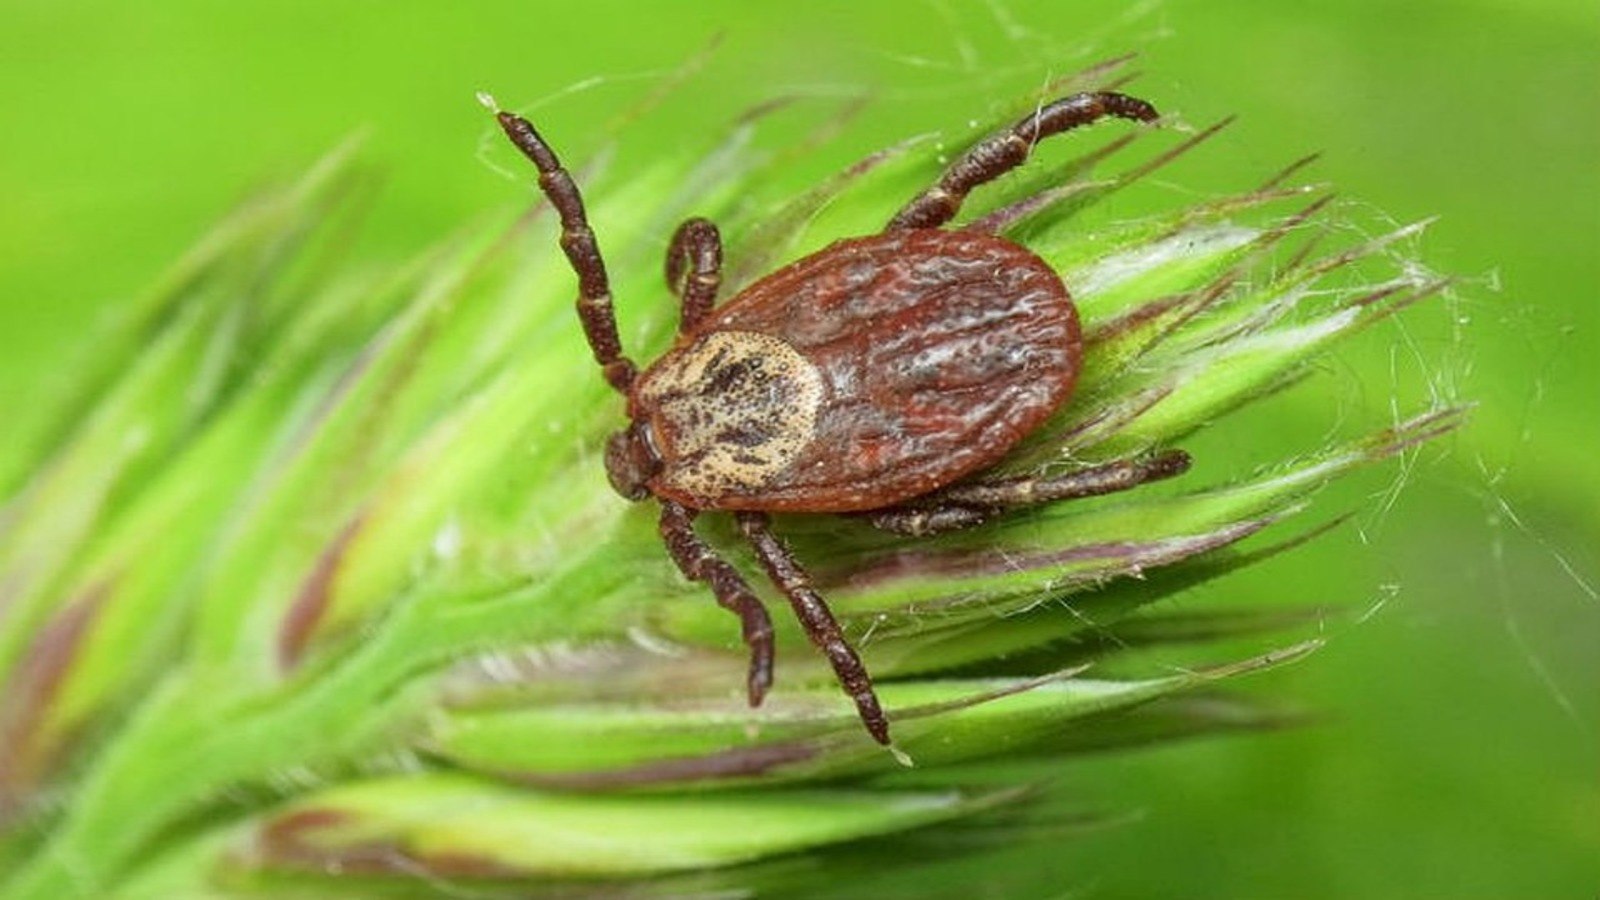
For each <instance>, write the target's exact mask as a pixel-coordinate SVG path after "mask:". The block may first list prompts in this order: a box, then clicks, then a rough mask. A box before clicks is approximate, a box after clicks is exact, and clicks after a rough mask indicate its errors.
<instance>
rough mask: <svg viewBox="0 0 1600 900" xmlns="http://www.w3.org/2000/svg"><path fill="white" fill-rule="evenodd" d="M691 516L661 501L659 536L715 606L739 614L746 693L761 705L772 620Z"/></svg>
mask: <svg viewBox="0 0 1600 900" xmlns="http://www.w3.org/2000/svg"><path fill="white" fill-rule="evenodd" d="M694 517H695V511H694V510H692V509H689V508H688V507H686V506H683V505H682V504H678V503H673V502H672V501H670V500H668V501H663V502H662V504H661V537H662V539H663V540H665V541H666V544H667V552H668V553H669V554H671V556H672V561H673V562H675V563H677V564H678V569H679V570H680V571H681V572H683V574H684V577H686V578H688V579H689V580H690V581H703V582H705V583H706V584H708V585H710V587H711V592H712V593H713V594H714V595H716V598H717V603H718V605H720V606H721V607H722V608H724V609H726V610H728V611H730V612H732V613H734V614H735V615H737V616H738V617H739V622H740V624H741V626H742V630H743V633H744V642H745V645H746V646H747V647H749V648H750V670H749V674H748V676H747V678H746V693H747V695H748V696H749V699H750V705H751V706H760V705H761V700H762V698H763V697H765V696H766V695H767V689H768V688H770V687H772V656H773V649H772V619H771V618H770V617H769V616H768V615H767V608H766V607H765V606H762V605H761V599H760V598H759V597H757V596H756V594H755V592H754V591H752V590H751V589H750V585H748V584H746V583H745V580H744V578H742V577H740V575H739V572H738V571H737V570H736V569H734V568H733V566H730V565H728V563H727V562H726V561H725V560H723V559H722V558H721V557H719V556H717V554H716V551H714V550H712V549H711V547H710V546H708V545H707V544H706V542H705V541H702V540H700V536H699V535H697V534H695V533H694Z"/></svg>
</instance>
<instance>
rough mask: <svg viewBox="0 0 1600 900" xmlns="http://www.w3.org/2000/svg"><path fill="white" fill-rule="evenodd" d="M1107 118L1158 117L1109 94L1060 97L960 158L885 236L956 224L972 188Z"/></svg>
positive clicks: (1141, 103) (1147, 108)
mask: <svg viewBox="0 0 1600 900" xmlns="http://www.w3.org/2000/svg"><path fill="white" fill-rule="evenodd" d="M1106 116H1116V117H1117V118H1121V119H1133V120H1136V121H1139V122H1151V121H1154V120H1155V119H1156V118H1157V113H1156V109H1155V107H1154V106H1151V105H1150V104H1149V103H1146V102H1145V101H1143V100H1140V99H1137V98H1135V97H1129V96H1128V95H1127V94H1117V93H1112V92H1110V91H1096V92H1093V93H1086V94H1073V95H1072V96H1070V97H1063V98H1061V99H1060V100H1056V101H1055V102H1053V103H1050V104H1047V105H1045V106H1042V107H1040V108H1039V109H1038V110H1037V111H1035V112H1034V113H1033V114H1032V115H1030V116H1028V117H1027V118H1026V119H1023V120H1022V121H1020V122H1018V123H1017V124H1015V125H1013V126H1011V128H1010V129H1008V130H1006V131H1004V132H1002V133H1000V134H997V135H995V136H993V137H990V138H987V139H985V140H984V141H983V142H982V143H980V144H978V145H977V146H975V147H973V148H972V149H971V150H968V151H967V152H966V153H964V154H962V156H961V158H960V159H958V160H956V161H955V162H954V163H952V164H951V165H950V167H949V168H948V169H945V171H944V174H943V175H941V176H940V177H939V180H938V181H937V182H936V183H935V184H934V185H933V187H930V188H928V189H927V190H925V191H923V192H922V193H921V194H920V195H918V196H917V198H916V199H914V200H912V201H911V202H910V203H907V204H906V205H905V206H904V207H902V208H901V210H900V211H899V212H897V213H895V215H894V218H892V219H890V220H889V224H888V226H887V227H886V228H885V229H884V230H885V231H904V230H906V229H911V228H938V227H939V226H940V225H943V224H944V223H946V222H948V221H950V220H951V219H953V218H955V215H956V213H957V212H959V211H960V209H961V203H962V201H963V200H965V199H966V198H967V194H968V193H969V192H971V191H972V189H973V188H975V187H977V186H978V185H980V184H983V183H985V182H988V181H993V180H994V179H996V178H999V177H1000V176H1001V175H1004V174H1005V173H1007V172H1009V171H1011V170H1012V169H1015V168H1016V167H1017V166H1020V165H1022V163H1023V162H1024V161H1025V160H1027V158H1028V155H1029V154H1030V153H1032V152H1033V147H1034V145H1035V144H1037V143H1039V142H1040V141H1042V140H1044V139H1045V138H1047V137H1050V136H1051V135H1054V134H1060V133H1061V132H1063V131H1070V130H1071V129H1073V128H1077V127H1078V126H1080V125H1087V124H1089V123H1090V122H1094V121H1096V120H1098V119H1103V118H1105V117H1106Z"/></svg>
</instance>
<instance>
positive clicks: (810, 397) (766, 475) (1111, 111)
mask: <svg viewBox="0 0 1600 900" xmlns="http://www.w3.org/2000/svg"><path fill="white" fill-rule="evenodd" d="M482 99H483V100H484V102H485V104H486V105H488V106H489V107H490V108H491V109H493V110H494V112H495V116H496V118H497V119H498V120H499V122H500V126H501V127H502V128H503V129H505V133H506V135H507V136H508V137H509V138H510V139H511V142H512V143H513V144H515V145H516V146H517V148H518V149H519V150H521V151H522V152H523V154H525V155H526V156H527V157H528V159H530V160H532V161H533V164H534V165H535V166H537V167H538V169H539V188H540V189H541V190H542V191H544V194H545V196H546V197H548V198H549V199H550V203H551V204H552V205H553V206H554V207H555V209H556V212H557V213H559V214H560V217H561V249H562V250H563V251H565V253H566V255H567V259H568V260H569V261H570V262H571V264H572V268H573V269H574V271H576V272H577V275H578V285H579V292H578V317H579V319H580V320H581V321H582V322H583V330H584V334H585V335H586V336H587V337H588V339H589V345H590V347H591V348H592V349H593V350H594V357H595V360H596V361H597V362H598V363H599V364H600V366H601V368H602V369H603V370H604V372H605V378H606V381H607V382H609V383H610V384H611V386H612V387H614V388H616V389H617V391H618V392H619V393H621V394H622V395H623V396H624V397H626V398H627V401H628V423H629V424H628V426H627V427H626V428H624V429H623V430H621V431H618V432H617V433H616V434H613V435H612V436H611V439H610V440H609V441H608V442H607V444H606V452H605V465H606V474H607V475H608V476H609V477H610V480H611V485H612V487H614V488H616V490H617V493H619V494H621V495H622V496H623V497H626V498H627V499H629V500H643V499H645V498H646V497H654V498H656V500H658V501H659V502H660V504H661V537H662V538H663V540H665V542H666V546H667V552H668V553H669V554H671V556H672V560H673V562H675V563H677V566H678V568H679V569H681V570H682V571H683V574H684V575H685V576H687V577H688V578H690V579H691V580H694V581H703V582H706V583H707V584H708V585H709V586H710V587H711V590H712V592H713V593H714V594H715V595H716V598H717V602H718V603H719V604H720V605H722V606H723V607H725V608H726V609H728V610H730V611H732V612H733V613H735V614H737V615H738V616H739V619H740V621H741V622H742V624H743V630H744V642H745V644H746V645H748V646H749V648H750V669H749V678H748V693H749V700H750V705H751V706H756V705H758V704H760V703H761V699H762V697H764V696H765V695H766V692H767V689H768V688H769V687H770V686H771V685H772V658H773V640H772V622H771V620H770V619H769V618H768V616H767V611H766V608H765V607H764V606H762V604H761V601H760V599H759V598H757V597H756V594H755V592H754V591H752V590H751V589H750V586H749V585H748V584H747V583H745V580H744V578H743V577H741V576H740V574H739V572H738V571H737V570H736V569H734V568H733V566H731V565H729V564H728V563H727V562H726V561H725V560H723V559H722V558H721V557H720V556H718V555H717V553H716V551H714V550H713V549H712V548H711V547H710V546H709V545H707V544H706V543H705V542H704V541H703V540H701V539H700V537H699V536H698V535H696V534H695V532H694V528H693V522H694V518H695V516H696V515H697V514H698V513H699V512H700V511H702V510H731V511H733V513H734V516H735V517H736V519H737V520H738V524H739V528H740V530H741V531H742V532H743V534H744V536H745V537H746V538H747V539H748V540H749V541H750V544H751V546H752V547H753V548H754V549H755V553H756V556H757V558H758V559H759V560H760V561H761V565H762V566H763V567H764V568H765V569H766V572H767V576H768V577H769V578H771V579H772V582H773V584H775V585H776V586H777V587H778V589H779V590H781V591H782V592H783V594H784V596H785V597H787V598H788V600H789V603H790V605H791V606H793V608H794V612H795V615H796V616H797V617H798V618H799V620H800V623H801V625H803V626H804V628H805V631H806V634H808V635H809V636H810V637H811V640H812V642H813V643H815V644H816V645H817V646H818V647H819V648H820V649H821V650H822V652H823V653H825V654H826V655H827V657H828V662H829V663H831V664H832V666H833V670H834V672H835V673H836V674H837V676H838V678H839V681H840V683H841V684H842V685H843V686H844V689H845V691H846V692H847V693H848V694H849V695H850V697H851V698H852V699H853V700H854V701H855V705H856V709H857V711H858V713H859V714H860V716H861V721H862V722H863V723H865V725H866V728H867V731H868V732H870V733H871V734H872V736H873V738H875V739H876V740H877V741H878V742H879V743H881V744H888V743H889V724H888V721H887V720H886V719H885V717H884V714H883V709H882V707H881V706H880V705H879V704H878V698H877V695H876V694H875V693H874V692H873V689H872V679H871V678H870V677H869V676H868V675H867V670H866V669H865V667H863V666H862V664H861V660H860V658H859V657H858V656H856V652H855V650H854V649H853V648H852V647H851V646H850V642H849V641H848V640H846V639H845V636H844V634H843V632H841V631H840V629H839V623H838V621H837V620H835V619H834V617H833V613H832V612H831V611H829V609H828V605H827V604H826V603H825V602H823V600H822V598H821V597H820V596H818V594H817V592H816V591H815V590H814V589H813V588H812V586H811V583H810V580H809V579H808V578H807V576H806V573H805V570H804V569H803V568H801V566H800V564H799V562H798V561H796V559H795V558H794V555H793V554H792V553H791V552H790V550H789V548H788V547H787V546H786V545H785V544H784V543H783V542H782V541H781V540H779V539H778V537H777V536H776V535H774V534H773V532H772V528H771V524H770V520H769V517H768V513H771V512H792V513H856V514H861V515H862V516H864V517H865V518H866V519H867V520H868V521H870V522H871V523H872V524H873V525H875V526H877V527H879V528H884V529H887V530H889V531H893V532H897V533H900V534H907V535H928V534H934V533H937V532H941V531H948V530H952V529H957V528H965V527H968V526H972V525H976V524H978V523H980V522H983V521H985V520H986V519H988V518H990V517H992V516H994V515H995V514H997V513H998V512H1000V511H1002V510H1005V509H1008V508H1012V507H1017V506H1023V505H1027V504H1033V503H1041V502H1045V501H1051V500H1063V499H1067V498H1072V497H1085V496H1092V495H1096V494H1104V493H1109V492H1111V491H1118V490H1123V489H1125V488H1129V487H1133V486H1134V485H1137V484H1140V483H1142V482H1145V481H1150V480H1153V479H1157V478H1166V477H1169V476H1172V475H1176V474H1178V473H1180V472H1182V471H1184V469H1186V468H1187V467H1188V464H1189V458H1188V456H1187V455H1185V454H1184V453H1183V452H1182V451H1176V450H1173V451H1167V452H1164V453H1157V454H1154V455H1150V456H1147V457H1143V458H1140V459H1132V460H1119V461H1116V462H1112V463H1107V464H1103V465H1099V466H1095V467H1091V468H1087V469H1080V470H1077V471H1074V472H1070V473H1068V474H1065V475H1058V476H1052V477H1039V478H1003V479H994V478H991V479H984V478H983V477H982V476H981V475H979V476H978V477H976V478H969V477H968V476H972V475H974V474H975V473H981V472H982V471H983V470H984V469H986V468H988V467H990V466H992V465H993V464H994V463H996V462H997V461H999V460H1000V458H1001V457H1003V456H1005V455H1006V452H1007V451H1008V450H1010V449H1011V447H1012V446H1014V445H1015V444H1016V443H1017V442H1018V441H1019V440H1021V439H1022V438H1023V437H1025V436H1026V435H1027V434H1028V433H1029V432H1031V431H1033V430H1034V429H1035V428H1037V427H1038V426H1039V425H1040V424H1041V423H1043V422H1044V420H1045V419H1046V418H1047V417H1049V416H1050V414H1051V413H1052V412H1054V411H1055V410H1056V409H1058V408H1059V407H1060V406H1061V405H1062V404H1063V403H1065V402H1066V400H1067V398H1068V397H1069V396H1070V395H1071V394H1072V388H1073V384H1074V383H1075V382H1076V381H1077V376H1078V370H1079V368H1080V366H1081V360H1082V356H1083V344H1082V338H1081V336H1080V332H1079V327H1078V313H1077V309H1076V308H1075V307H1074V306H1073V303H1072V298H1071V297H1070V296H1069V295H1068V293H1067V289H1066V287H1065V286H1063V285H1062V283H1061V278H1060V277H1059V276H1058V275H1056V273H1055V271H1054V270H1052V269H1051V268H1050V266H1049V265H1048V264H1046V263H1045V262H1044V261H1043V260H1041V259H1040V258H1039V257H1038V256H1035V255H1034V254H1033V253H1032V252H1030V251H1029V250H1028V249H1026V248H1024V247H1022V246H1020V245H1018V244H1015V243H1012V242H1011V241H1009V240H1006V239H1005V238H1002V237H999V236H998V235H996V234H994V233H992V232H991V231H989V230H986V229H984V228H982V227H981V226H977V225H975V226H969V227H966V228H957V229H954V230H948V231H947V230H943V229H941V227H940V226H942V225H945V224H946V223H948V222H949V221H950V220H951V219H952V218H954V217H955V215H956V212H957V211H958V210H959V209H960V208H961V203H962V201H963V200H964V199H965V198H966V196H967V193H968V192H969V191H971V190H972V189H973V188H975V187H977V186H979V185H981V184H983V183H984V182H987V181H990V180H993V179H994V178H996V177H998V176H1000V175H1002V174H1004V173H1006V172H1008V171H1010V170H1011V169H1013V168H1016V167H1017V166H1019V165H1021V164H1022V162H1023V161H1024V160H1026V159H1027V158H1028V155H1029V153H1030V152H1031V151H1032V149H1033V146H1034V145H1035V144H1036V143H1038V142H1039V141H1041V140H1043V139H1044V138H1047V137H1049V136H1051V135H1053V134H1058V133H1060V132H1063V131H1067V130H1068V129H1071V128H1075V127H1077V126H1079V125H1086V124H1088V123H1090V122H1093V121H1095V120H1097V119H1100V118H1103V117H1105V116H1117V117H1120V118H1123V119H1133V120H1137V121H1141V122H1150V121H1153V120H1154V119H1155V118H1156V111H1155V108H1154V107H1152V106H1151V105H1150V104H1149V103H1146V102H1145V101H1143V100H1138V99H1135V98H1133V97H1129V96H1126V95H1124V94H1116V93H1106V92H1100V93H1084V94H1074V95H1072V96H1070V97H1066V98H1063V99H1060V100H1057V101H1055V102H1053V103H1050V104H1048V105H1046V106H1043V107H1040V108H1039V109H1038V110H1037V111H1035V112H1034V113H1033V114H1032V115H1030V116H1028V117H1027V118H1025V119H1023V120H1022V121H1021V122H1018V123H1017V124H1016V125H1015V126H1013V127H1012V128H1010V129H1008V130H1006V131H1004V132H1002V133H1000V134H998V135H995V136H993V137H990V138H988V139H987V140H984V141H983V142H981V143H979V144H977V145H976V146H974V147H973V148H972V149H971V150H969V151H967V153H966V154H965V155H963V156H962V157H961V158H960V159H958V160H956V161H955V163H954V164H952V165H951V166H950V167H949V168H948V169H946V170H945V172H944V174H943V175H942V176H941V177H940V178H939V180H938V182H937V183H935V184H934V185H933V186H932V187H929V188H928V189H927V190H925V191H923V192H922V193H921V194H920V195H919V196H917V197H916V198H915V199H913V200H912V201H911V202H910V203H907V204H906V205H905V207H904V208H902V209H901V210H900V211H899V212H898V213H896V214H895V215H894V217H893V218H891V219H890V220H889V223H888V225H887V226H886V227H885V228H884V230H883V231H882V232H881V233H879V234H875V235H871V236H868V237H857V238H849V239H846V240H841V241H839V242H837V243H835V244H833V245H831V246H829V247H827V248H825V249H823V250H821V251H819V252H817V253H814V254H812V255H811V256H807V257H805V258H804V259H801V260H799V261H797V262H794V263H791V264H789V265H787V266H785V267H783V268H781V269H779V270H778V271H776V272H773V273H772V274H770V275H767V276H766V277H764V278H762V279H760V280H759V281H756V282H755V283H754V284H751V285H750V286H749V287H747V288H745V289H744V290H742V291H740V292H739V293H738V294H737V295H735V296H734V297H733V299H731V300H729V301H727V302H726V303H724V304H722V305H721V306H716V305H715V301H716V295H717V288H718V286H719V283H720V281H721V265H722V243H721V239H720V237H719V235H718V232H717V228H716V226H715V225H713V224H712V223H711V222H709V221H707V220H705V219H700V218H695V219H690V220H688V221H687V222H684V223H683V224H682V225H681V226H679V228H678V230H677V232H676V233H675V234H674V235H673V237H672V242H671V245H670V246H669V248H668V250H667V261H666V275H667V282H668V284H669V285H670V286H671V288H672V289H673V291H674V292H675V293H676V294H677V295H678V297H679V298H680V300H681V302H682V320H681V322H680V324H679V327H678V339H677V342H676V343H675V344H674V345H673V346H672V349H670V350H668V351H667V352H666V353H665V354H663V355H662V356H661V358H660V359H657V360H656V361H655V362H654V363H652V364H651V365H650V366H649V367H648V368H646V369H645V370H644V371H642V372H641V371H639V369H638V367H636V366H635V365H634V364H633V362H632V361H631V360H629V359H628V358H627V357H626V356H624V355H623V353H622V345H621V341H620V339H619V338H618V336H617V321H616V312H615V310H614V308H613V307H612V304H611V286H610V283H609V281H608V278H607V275H606V268H605V263H604V262H603V261H602V260H601V257H600V248H599V246H598V245H596V243H595V238H594V232H593V231H591V230H590V228H589V223H588V220H587V219H586V217H585V215H584V209H583V199H582V196H581V195H580V194H579V192H578V187H577V185H576V184H575V183H574V182H573V180H572V176H571V175H569V174H568V173H567V171H566V170H565V169H563V168H562V166H561V163H560V162H559V161H558V160H557V159H556V155H555V153H554V152H552V151H551V149H550V147H549V145H547V144H546V143H545V142H544V139H543V138H541V137H540V136H539V134H538V132H536V131H534V128H533V126H532V125H531V124H530V123H529V122H528V121H527V120H526V119H524V118H522V117H521V116H518V115H515V114H513V113H509V112H504V111H501V110H500V109H498V108H497V107H496V106H495V105H494V102H493V100H492V99H490V98H488V97H484V98H482Z"/></svg>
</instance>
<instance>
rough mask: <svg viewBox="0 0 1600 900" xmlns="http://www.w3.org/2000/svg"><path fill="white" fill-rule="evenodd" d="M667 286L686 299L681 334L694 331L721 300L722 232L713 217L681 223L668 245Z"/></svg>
mask: <svg viewBox="0 0 1600 900" xmlns="http://www.w3.org/2000/svg"><path fill="white" fill-rule="evenodd" d="M666 268H667V287H669V288H671V289H672V292H673V293H674V294H677V295H678V299H680V300H681V301H683V312H682V316H681V318H680V319H679V321H678V332H679V333H680V334H682V333H684V332H687V331H693V330H694V328H695V326H696V325H698V324H699V323H700V320H701V319H703V318H705V316H706V314H707V313H709V312H711V307H712V306H713V305H714V304H715V303H716V302H717V289H718V288H720V287H721V286H722V235H721V234H719V233H718V232H717V226H716V225H713V224H712V223H711V221H710V220H709V219H701V218H694V219H689V220H687V221H685V222H684V223H683V224H682V225H679V226H678V230H677V231H675V232H673V234H672V243H671V245H669V246H668V247H667V267H666Z"/></svg>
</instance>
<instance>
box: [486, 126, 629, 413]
mask: <svg viewBox="0 0 1600 900" xmlns="http://www.w3.org/2000/svg"><path fill="white" fill-rule="evenodd" d="M480 99H483V100H484V103H485V104H486V105H490V106H491V107H492V104H493V100H492V99H490V98H487V97H480ZM494 115H495V119H496V120H498V121H499V123H500V127H501V128H502V129H503V130H504V131H505V133H506V137H508V138H510V139H511V143H513V144H515V145H516V147H517V149H518V150H521V151H522V154H523V155H524V156H526V157H528V159H529V160H531V161H532V162H533V164H534V165H535V166H537V167H538V169H539V189H540V190H542V191H544V195H545V196H546V197H548V198H550V205H551V206H554V207H555V208H556V212H557V213H558V214H559V215H560V216H561V249H562V251H564V252H565V253H566V254H567V260H568V262H570V263H571V264H572V270H573V271H574V272H576V273H578V318H579V319H580V320H581V321H582V322H583V333H584V335H585V336H586V337H588V339H589V347H590V348H591V349H593V350H594V358H595V361H596V362H598V363H600V366H601V368H602V369H604V370H605V377H606V381H607V383H609V384H610V385H611V386H612V387H614V388H616V389H617V390H618V391H619V392H620V393H623V394H626V393H628V387H629V386H630V385H632V384H633V379H634V376H635V375H636V374H638V367H636V366H635V365H634V364H633V362H632V361H631V360H629V359H628V358H627V357H626V356H624V355H623V353H622V339H621V338H619V337H618V336H617V312H616V309H615V307H613V306H612V303H611V283H610V279H609V277H608V276H607V275H606V264H605V260H604V259H602V258H601V256H600V246H599V245H598V244H596V243H595V239H594V231H593V230H592V229H590V228H589V219H588V217H587V216H586V215H585V214H584V211H583V195H582V194H581V193H579V192H578V185H577V183H576V182H574V181H573V180H572V176H571V175H570V174H568V173H567V170H566V169H564V168H562V167H561V161H560V160H558V159H557V158H556V155H555V152H554V151H552V150H551V149H550V145H548V144H546V143H545V142H544V139H543V138H541V137H540V136H539V133H538V132H537V131H534V129H533V125H532V123H530V122H529V121H528V120H527V119H524V118H523V117H521V116H519V115H516V114H515V113H508V112H505V111H504V110H501V109H498V108H495V110H494Z"/></svg>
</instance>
